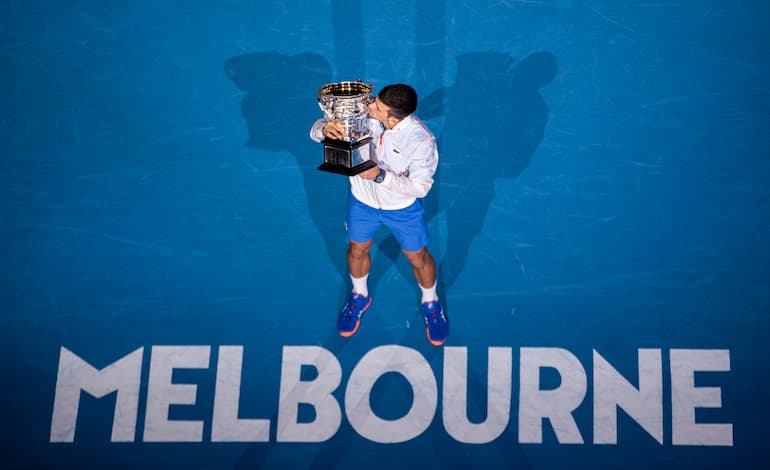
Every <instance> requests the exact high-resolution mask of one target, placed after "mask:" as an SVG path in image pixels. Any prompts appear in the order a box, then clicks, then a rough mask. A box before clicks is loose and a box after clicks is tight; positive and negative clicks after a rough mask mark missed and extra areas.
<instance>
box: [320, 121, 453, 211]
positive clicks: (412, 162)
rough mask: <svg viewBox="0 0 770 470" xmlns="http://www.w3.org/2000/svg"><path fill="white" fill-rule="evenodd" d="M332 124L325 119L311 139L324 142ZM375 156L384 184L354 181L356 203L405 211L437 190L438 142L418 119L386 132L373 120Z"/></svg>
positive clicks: (352, 186) (356, 179)
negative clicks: (382, 173)
mask: <svg viewBox="0 0 770 470" xmlns="http://www.w3.org/2000/svg"><path fill="white" fill-rule="evenodd" d="M327 122H329V120H328V119H326V118H321V119H319V120H318V121H316V122H315V124H313V127H312V128H311V129H310V138H311V139H313V140H314V141H316V142H321V141H322V140H323V139H324V135H323V131H322V129H323V126H324V125H325V124H326V123H327ZM369 128H370V129H371V130H372V141H373V143H374V147H375V150H376V151H375V155H374V156H373V157H372V160H374V161H376V163H377V166H379V167H380V168H382V169H383V170H385V172H386V174H385V179H384V180H383V182H382V183H375V182H374V181H372V180H365V179H363V178H361V177H360V176H351V177H350V190H351V192H352V193H353V196H355V198H356V199H358V200H359V201H361V202H363V203H364V204H366V205H368V206H371V207H375V208H377V209H386V210H394V209H403V208H404V207H408V206H410V205H412V203H414V201H415V199H417V198H423V197H425V195H427V194H428V191H430V188H431V186H433V175H434V174H435V173H436V167H438V148H437V147H436V138H435V137H434V136H433V133H432V132H431V131H430V130H429V129H428V128H427V127H426V126H425V124H424V123H423V122H422V121H421V120H420V119H419V118H418V117H417V116H415V115H413V114H410V115H409V116H407V117H405V118H404V119H402V120H401V121H400V122H399V123H398V124H396V125H395V126H394V127H393V129H390V130H383V127H382V124H381V123H380V122H379V121H377V120H376V119H371V118H370V119H369Z"/></svg>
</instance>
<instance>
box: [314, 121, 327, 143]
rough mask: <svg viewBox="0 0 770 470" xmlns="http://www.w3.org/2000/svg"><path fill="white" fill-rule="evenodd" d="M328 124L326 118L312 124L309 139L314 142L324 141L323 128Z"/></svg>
mask: <svg viewBox="0 0 770 470" xmlns="http://www.w3.org/2000/svg"><path fill="white" fill-rule="evenodd" d="M327 122H329V120H328V119H326V118H321V119H319V120H317V121H316V122H314V123H313V127H311V128H310V138H311V139H313V140H314V141H316V142H321V141H322V140H324V133H323V127H324V126H325V125H326V123H327Z"/></svg>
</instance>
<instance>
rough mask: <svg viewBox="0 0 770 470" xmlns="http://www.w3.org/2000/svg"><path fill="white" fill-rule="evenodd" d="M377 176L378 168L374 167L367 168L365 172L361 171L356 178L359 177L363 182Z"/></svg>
mask: <svg viewBox="0 0 770 470" xmlns="http://www.w3.org/2000/svg"><path fill="white" fill-rule="evenodd" d="M379 174H380V168H379V167H376V166H375V167H372V168H369V169H368V170H366V171H362V172H361V173H359V174H358V176H360V177H361V178H363V179H365V180H373V179H374V178H376V177H377V175H379Z"/></svg>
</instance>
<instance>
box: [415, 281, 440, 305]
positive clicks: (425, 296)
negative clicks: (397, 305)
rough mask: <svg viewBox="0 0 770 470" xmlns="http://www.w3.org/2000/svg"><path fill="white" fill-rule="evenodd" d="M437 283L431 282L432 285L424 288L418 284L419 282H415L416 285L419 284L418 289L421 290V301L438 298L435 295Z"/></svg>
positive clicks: (430, 300)
mask: <svg viewBox="0 0 770 470" xmlns="http://www.w3.org/2000/svg"><path fill="white" fill-rule="evenodd" d="M437 284H438V282H435V283H433V287H429V288H427V289H426V288H424V287H423V286H420V283H419V282H418V283H417V285H418V286H420V290H421V291H422V303H425V302H432V301H434V300H438V296H437V295H436V285H437Z"/></svg>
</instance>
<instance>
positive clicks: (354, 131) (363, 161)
mask: <svg viewBox="0 0 770 470" xmlns="http://www.w3.org/2000/svg"><path fill="white" fill-rule="evenodd" d="M373 89H374V86H373V85H372V84H371V83H364V82H362V81H351V82H336V83H327V84H326V85H324V86H322V87H321V88H319V89H318V106H319V107H320V108H321V110H322V111H323V112H324V116H326V118H327V119H331V120H333V121H341V122H342V123H343V125H344V126H345V136H344V137H343V138H342V139H330V138H328V137H327V138H325V139H324V140H323V145H324V162H323V163H322V164H321V166H319V167H318V169H319V170H322V171H328V172H331V173H337V174H340V175H347V176H352V175H357V174H358V173H361V172H362V171H365V170H368V169H369V168H372V167H375V166H377V164H376V163H374V162H373V161H371V159H370V158H371V156H372V154H373V145H372V137H371V132H370V131H369V125H368V123H367V119H368V112H367V106H368V105H369V103H371V102H372V100H373V99H372V90H373Z"/></svg>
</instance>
